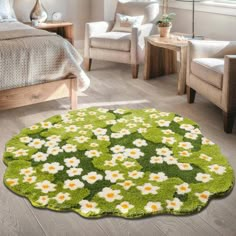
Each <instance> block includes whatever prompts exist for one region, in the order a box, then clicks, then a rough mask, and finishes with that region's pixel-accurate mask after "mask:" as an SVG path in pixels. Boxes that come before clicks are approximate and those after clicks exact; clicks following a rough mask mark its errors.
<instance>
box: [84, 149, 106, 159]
mask: <svg viewBox="0 0 236 236" xmlns="http://www.w3.org/2000/svg"><path fill="white" fill-rule="evenodd" d="M101 154H102V153H101V152H99V151H97V150H89V151H86V152H85V154H84V155H85V156H87V157H88V158H93V157H100V156H101Z"/></svg>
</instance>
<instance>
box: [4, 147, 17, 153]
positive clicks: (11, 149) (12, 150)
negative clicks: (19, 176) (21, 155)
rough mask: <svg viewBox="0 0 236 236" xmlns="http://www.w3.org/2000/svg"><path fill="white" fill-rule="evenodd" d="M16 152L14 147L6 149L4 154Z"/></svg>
mask: <svg viewBox="0 0 236 236" xmlns="http://www.w3.org/2000/svg"><path fill="white" fill-rule="evenodd" d="M15 150H16V148H15V147H7V148H6V152H14V151H15Z"/></svg>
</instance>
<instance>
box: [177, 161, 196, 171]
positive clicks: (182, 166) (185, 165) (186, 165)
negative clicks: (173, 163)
mask: <svg viewBox="0 0 236 236" xmlns="http://www.w3.org/2000/svg"><path fill="white" fill-rule="evenodd" d="M177 166H178V167H179V169H180V170H193V167H192V166H191V165H190V164H189V163H177Z"/></svg>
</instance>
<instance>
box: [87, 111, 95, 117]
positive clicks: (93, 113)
mask: <svg viewBox="0 0 236 236" xmlns="http://www.w3.org/2000/svg"><path fill="white" fill-rule="evenodd" d="M89 115H91V116H96V115H97V112H96V111H90V112H89Z"/></svg>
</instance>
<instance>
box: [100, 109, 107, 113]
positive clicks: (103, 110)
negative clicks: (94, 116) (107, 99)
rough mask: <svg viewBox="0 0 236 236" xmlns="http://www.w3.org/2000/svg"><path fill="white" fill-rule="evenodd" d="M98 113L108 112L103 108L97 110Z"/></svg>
mask: <svg viewBox="0 0 236 236" xmlns="http://www.w3.org/2000/svg"><path fill="white" fill-rule="evenodd" d="M98 111H99V112H101V113H107V112H108V111H109V110H108V109H105V108H98Z"/></svg>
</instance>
